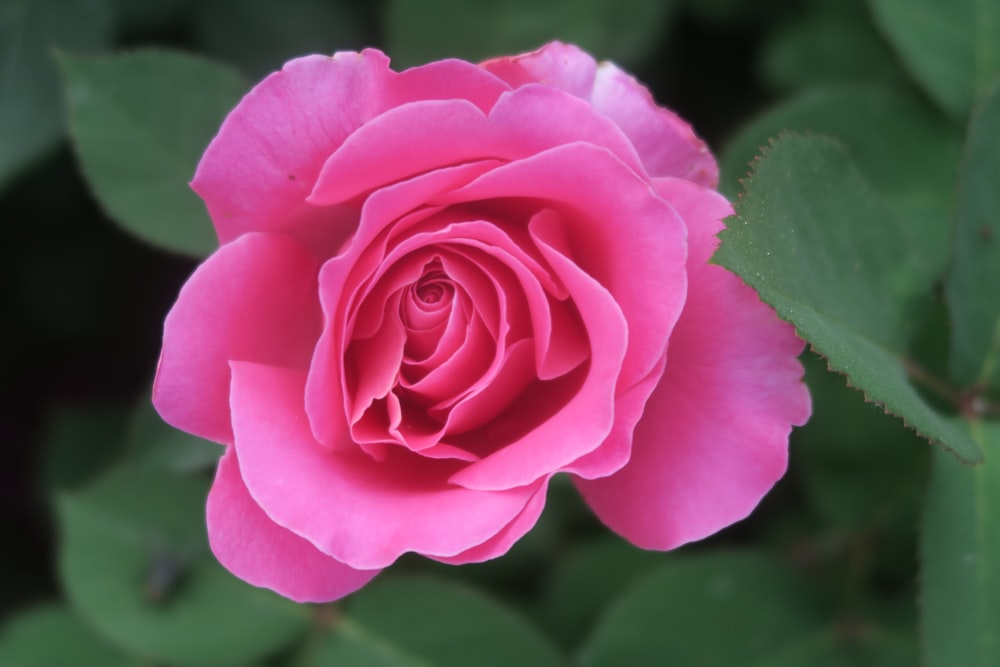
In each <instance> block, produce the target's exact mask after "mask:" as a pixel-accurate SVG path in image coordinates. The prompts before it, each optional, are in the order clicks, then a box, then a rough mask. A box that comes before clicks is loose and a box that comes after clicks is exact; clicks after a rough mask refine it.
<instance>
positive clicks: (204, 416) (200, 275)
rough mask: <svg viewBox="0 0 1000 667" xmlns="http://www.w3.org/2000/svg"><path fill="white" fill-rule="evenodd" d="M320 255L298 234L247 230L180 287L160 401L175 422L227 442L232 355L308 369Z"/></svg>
mask: <svg viewBox="0 0 1000 667" xmlns="http://www.w3.org/2000/svg"><path fill="white" fill-rule="evenodd" d="M318 270H319V269H318V266H317V263H316V260H315V259H314V258H313V257H312V255H310V254H309V253H308V252H307V251H306V250H305V248H303V247H302V246H301V245H300V244H299V243H297V242H296V241H294V240H293V239H292V238H290V237H287V236H283V235H272V234H248V235H246V236H243V237H242V238H240V239H238V240H237V241H234V242H233V243H230V244H228V245H226V246H223V247H222V248H220V249H219V250H217V251H216V252H215V253H214V254H213V255H212V256H210V257H209V258H208V259H207V260H206V261H205V263H204V264H202V265H201V266H199V267H198V269H197V270H196V271H195V272H194V274H193V275H192V276H191V277H190V278H189V279H188V281H187V283H186V284H185V285H184V287H183V289H181V293H180V295H179V296H178V297H177V302H176V303H175V304H174V306H173V308H172V309H171V310H170V313H169V314H168V315H167V318H166V321H165V322H164V325H163V351H162V353H161V355H160V363H159V368H158V369H157V373H156V382H155V384H154V387H153V403H154V404H155V405H156V409H157V410H158V411H159V413H160V415H161V416H162V417H163V419H164V420H165V421H167V422H168V423H170V424H172V425H174V426H176V427H178V428H181V429H184V430H185V431H188V432H190V433H194V434H195V435H198V436H201V437H203V438H208V439H209V440H214V441H216V442H223V443H228V442H231V441H232V427H231V426H230V414H229V361H230V360H231V359H242V360H250V361H259V362H262V363H273V364H279V365H283V366H292V367H297V368H305V367H306V366H307V365H308V363H309V358H310V356H311V355H312V349H313V345H314V343H315V341H316V338H317V337H318V336H319V328H320V317H321V313H320V308H319V299H318V297H317V294H316V275H317V273H318Z"/></svg>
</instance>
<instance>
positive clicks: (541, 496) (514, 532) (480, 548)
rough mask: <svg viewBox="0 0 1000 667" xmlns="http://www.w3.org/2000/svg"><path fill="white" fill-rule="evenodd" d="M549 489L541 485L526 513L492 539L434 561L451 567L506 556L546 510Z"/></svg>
mask: <svg viewBox="0 0 1000 667" xmlns="http://www.w3.org/2000/svg"><path fill="white" fill-rule="evenodd" d="M547 488H548V484H547V483H546V484H542V485H540V486H539V487H538V490H537V491H535V493H534V494H533V495H532V496H531V498H530V499H529V500H528V504H527V505H525V506H524V511H523V512H521V513H520V514H518V515H517V516H516V517H514V520H513V521H511V522H510V523H509V524H507V525H506V526H505V527H504V529H503V530H501V531H500V532H498V533H497V534H496V535H494V536H493V537H491V538H490V539H488V540H486V541H485V542H483V543H482V544H478V545H476V546H474V547H472V548H470V549H467V550H465V551H463V552H462V553H460V554H456V555H454V556H445V557H438V558H435V559H434V560H437V561H440V562H442V563H449V564H451V565H464V564H466V563H481V562H483V561H486V560H490V559H491V558H497V557H499V556H502V555H504V554H505V553H507V552H508V551H509V550H510V548H511V547H512V546H514V543H515V542H517V541H518V540H519V539H521V538H522V537H524V535H525V533H527V532H528V531H529V530H531V529H532V527H534V525H535V523H537V522H538V517H539V516H541V514H542V510H543V509H544V508H545V492H546V490H547Z"/></svg>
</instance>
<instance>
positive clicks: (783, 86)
mask: <svg viewBox="0 0 1000 667" xmlns="http://www.w3.org/2000/svg"><path fill="white" fill-rule="evenodd" d="M782 18H783V19H784V20H782V21H781V23H780V24H779V26H778V27H777V28H776V29H775V30H774V32H773V33H772V34H771V35H770V36H769V37H768V38H767V39H766V40H764V41H763V51H762V54H761V66H760V69H761V73H762V75H763V77H764V79H765V80H766V81H767V82H768V83H769V84H770V85H771V86H773V87H775V88H777V89H779V90H795V89H798V88H806V87H812V86H816V85H817V84H823V83H851V82H859V83H860V82H871V83H889V84H892V83H895V82H896V81H899V80H901V79H902V78H903V75H904V73H903V72H902V71H901V70H900V68H899V66H898V65H897V64H896V58H895V54H894V53H892V51H891V50H890V49H889V46H888V45H887V44H886V43H885V42H884V41H883V39H882V36H881V35H880V34H879V33H878V31H877V30H876V29H875V26H874V25H872V22H871V17H870V16H869V14H868V11H867V7H866V6H865V2H864V0H847V1H844V0H841V1H840V2H822V1H820V2H812V3H807V6H806V11H805V12H804V13H801V14H800V13H792V12H789V13H788V15H787V16H784V17H782Z"/></svg>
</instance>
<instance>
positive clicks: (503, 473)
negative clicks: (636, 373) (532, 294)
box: [451, 246, 628, 489]
mask: <svg viewBox="0 0 1000 667" xmlns="http://www.w3.org/2000/svg"><path fill="white" fill-rule="evenodd" d="M541 250H542V252H543V254H544V255H545V256H546V259H548V261H549V263H550V265H551V266H552V269H553V271H554V272H555V273H556V275H557V276H558V278H559V280H560V281H561V282H562V283H563V284H564V285H566V288H567V289H568V290H569V293H570V298H572V299H573V301H574V303H576V305H577V308H578V309H579V312H580V318H581V320H582V321H583V326H584V327H585V328H586V329H587V333H588V335H589V337H590V339H591V359H590V365H589V366H588V367H587V368H586V370H585V374H584V377H583V381H582V382H581V384H580V386H579V387H578V388H577V389H576V390H575V391H574V392H573V394H572V395H570V396H568V397H567V398H568V400H567V402H566V404H565V405H564V406H562V407H561V408H559V409H558V411H557V412H556V413H555V414H553V415H552V416H551V417H550V418H549V419H547V420H546V421H545V422H543V423H541V424H539V425H538V426H537V427H536V428H534V429H533V430H531V431H530V432H528V433H527V434H525V435H524V436H522V437H521V438H518V439H517V440H515V441H514V442H511V443H510V444H507V445H506V446H504V447H503V448H502V449H500V450H498V451H497V452H495V453H493V454H491V455H490V456H487V457H486V458H484V459H483V460H481V461H477V462H476V463H472V464H470V465H469V466H468V467H467V468H465V469H464V470H461V471H459V472H457V473H456V474H455V475H454V476H453V477H452V478H451V479H452V481H453V482H455V483H456V484H461V485H463V486H467V487H469V488H477V489H504V488H509V487H512V486H520V485H524V484H528V483H530V482H533V481H535V480H538V479H542V478H545V477H546V476H547V475H548V474H551V473H552V472H553V471H555V470H559V469H560V468H562V467H563V466H565V465H568V464H569V463H571V462H572V461H574V460H576V459H578V458H580V457H581V456H583V455H584V454H587V453H590V452H592V451H594V450H595V449H597V448H598V447H599V446H600V445H601V443H602V442H604V440H605V438H607V436H608V434H609V433H610V431H611V427H612V424H613V423H614V410H615V407H614V393H615V385H616V381H617V379H618V374H619V371H620V369H621V365H622V358H623V357H624V355H625V350H626V345H627V340H628V330H627V328H626V323H625V320H624V317H623V316H622V312H621V310H620V309H619V308H618V305H617V304H616V303H615V302H614V300H613V299H612V298H611V295H610V294H609V293H608V292H607V291H606V290H605V289H604V288H603V287H602V286H600V285H599V284H597V283H596V282H595V281H594V280H593V278H591V277H589V276H588V275H586V274H585V273H584V272H582V271H581V270H580V269H579V267H576V266H575V265H573V264H571V263H570V262H569V260H567V259H566V258H565V257H563V256H561V255H560V254H559V253H557V252H555V251H554V250H553V249H551V248H550V247H548V246H542V248H541ZM554 343H555V344H557V343H558V341H554Z"/></svg>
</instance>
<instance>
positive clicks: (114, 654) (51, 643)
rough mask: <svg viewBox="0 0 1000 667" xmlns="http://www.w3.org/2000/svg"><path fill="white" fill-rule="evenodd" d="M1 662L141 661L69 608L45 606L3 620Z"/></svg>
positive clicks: (109, 664) (20, 665)
mask: <svg viewBox="0 0 1000 667" xmlns="http://www.w3.org/2000/svg"><path fill="white" fill-rule="evenodd" d="M0 665H10V666H11V667H15V666H16V667H53V666H54V665H95V666H96V665H100V667H128V666H132V667H138V665H140V662H139V661H138V660H135V659H133V658H130V657H128V656H126V655H123V654H122V653H120V652H119V651H116V650H115V649H114V647H113V646H111V645H110V644H108V643H107V642H105V641H104V640H102V639H101V638H100V637H98V636H97V635H96V634H94V631H93V630H91V629H90V628H89V627H87V626H86V624H84V622H83V621H82V620H80V618H79V617H78V616H76V615H75V614H73V612H71V611H70V610H69V609H67V608H65V607H63V606H61V605H58V606H57V605H46V606H44V607H36V608H34V609H31V610H29V611H25V612H21V613H20V614H18V615H17V616H14V617H13V618H11V619H9V620H8V621H7V622H6V624H5V625H4V631H3V634H0Z"/></svg>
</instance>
